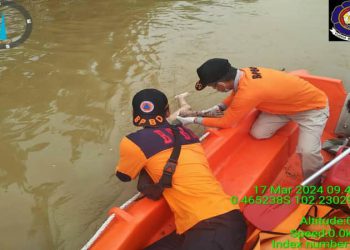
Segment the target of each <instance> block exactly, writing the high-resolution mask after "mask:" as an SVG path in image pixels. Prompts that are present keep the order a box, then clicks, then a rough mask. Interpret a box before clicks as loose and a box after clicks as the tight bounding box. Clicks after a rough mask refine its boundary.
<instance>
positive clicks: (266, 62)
mask: <svg viewBox="0 0 350 250" xmlns="http://www.w3.org/2000/svg"><path fill="white" fill-rule="evenodd" d="M17 2H18V3H20V4H22V5H23V6H25V7H26V8H27V9H28V11H29V12H30V13H31V15H32V17H33V32H32V34H31V36H30V38H29V40H27V41H26V42H25V43H24V44H22V45H21V46H19V47H17V48H13V49H8V50H0V121H1V123H0V132H1V133H0V159H1V160H0V218H1V219H0V221H1V222H0V249H4V250H7V249H11V250H12V249H16V250H17V249H33V250H39V249H43V250H46V249H69V250H70V249H80V247H82V246H83V245H84V244H85V243H86V241H87V240H88V239H89V238H90V237H91V236H92V234H93V233H94V232H95V230H96V229H97V228H98V227H99V225H100V224H101V223H102V222H103V221H104V220H105V218H106V213H107V211H108V209H109V208H110V207H111V206H113V205H119V204H121V203H122V202H123V201H125V200H126V199H127V198H128V197H130V196H131V195H132V194H134V193H135V188H134V184H133V183H130V184H121V183H120V182H119V181H117V180H116V178H115V177H114V168H115V164H116V162H117V160H118V150H119V149H118V142H119V140H120V139H121V137H122V136H123V135H125V134H126V133H129V132H131V131H133V130H134V128H133V126H132V124H131V116H130V115H131V105H130V103H131V98H132V96H133V95H134V93H136V92H137V91H138V90H140V89H142V88H145V87H154V88H159V89H160V90H162V91H164V92H165V93H166V94H167V95H168V97H169V99H171V105H172V106H173V107H174V108H176V107H175V101H174V100H173V98H172V97H173V96H175V95H176V94H179V93H181V92H184V91H189V92H190V93H191V95H190V96H189V98H188V101H189V102H190V103H191V104H192V105H193V107H194V108H196V109H201V108H207V107H210V106H211V105H213V104H215V103H216V102H217V101H219V100H220V99H221V98H223V97H224V95H223V94H214V92H213V91H212V90H206V91H202V92H200V93H195V91H194V82H195V81H196V80H197V76H196V73H195V69H196V68H197V67H198V66H199V65H200V64H201V63H202V62H204V61H205V60H207V59H209V58H212V57H225V58H228V59H229V60H230V62H231V63H232V64H233V65H234V66H236V67H247V66H265V67H272V68H277V69H281V68H286V69H287V70H295V69H301V68H303V69H307V70H309V71H310V72H311V73H313V74H316V75H323V76H329V77H335V78H340V79H343V80H344V81H345V85H346V87H347V90H348V91H349V89H350V74H349V71H350V44H349V43H347V42H329V41H328V1H327V0H308V1H305V0H293V1H291V0H264V1H263V0H218V1H210V0H206V1H170V0H168V1H166V0H157V1H156V0H152V1H151V0H149V1H137V0H125V1H122V0H113V1H112V0H101V1H96V0H95V1H92V0H74V1H73V0H61V1H57V0H50V1H48V0H27V1H17Z"/></svg>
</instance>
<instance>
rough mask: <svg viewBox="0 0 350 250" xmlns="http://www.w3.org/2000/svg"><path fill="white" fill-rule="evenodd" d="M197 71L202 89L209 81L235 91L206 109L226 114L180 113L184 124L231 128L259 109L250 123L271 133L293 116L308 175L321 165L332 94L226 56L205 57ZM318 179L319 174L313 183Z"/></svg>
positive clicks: (261, 134)
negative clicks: (236, 65)
mask: <svg viewBox="0 0 350 250" xmlns="http://www.w3.org/2000/svg"><path fill="white" fill-rule="evenodd" d="M197 74H198V76H199V81H198V82H197V83H196V85H195V88H196V89H197V90H202V89H204V88H205V87H206V86H210V87H212V88H214V89H216V90H217V91H219V92H229V91H231V94H230V95H229V96H228V97H227V98H226V99H225V100H223V101H222V103H219V104H217V105H215V106H214V107H212V108H210V109H207V110H203V111H202V112H208V111H225V112H224V116H222V117H220V118H202V117H180V116H178V117H177V119H178V120H179V121H180V122H182V124H184V125H185V124H189V123H197V124H202V125H204V126H209V127H217V128H229V127H231V126H232V125H234V124H235V123H238V122H239V121H240V120H241V119H242V118H243V117H244V116H245V115H246V114H247V113H249V112H250V111H252V110H253V109H254V108H256V109H258V110H260V111H261V113H260V115H259V116H258V118H257V120H256V121H255V122H254V124H253V126H252V128H251V131H250V134H251V135H252V136H253V137H255V138H256V139H267V138H270V137H272V136H273V135H274V134H275V132H276V131H277V130H278V129H280V128H281V127H283V126H284V125H285V124H287V123H288V122H289V121H294V122H296V123H298V125H299V139H298V147H297V152H298V153H299V154H300V155H301V160H302V167H303V172H304V178H305V179H306V178H307V177H310V176H311V175H312V174H313V173H315V172H316V171H317V170H319V169H320V168H321V167H322V165H323V158H322V155H321V135H322V132H323V129H324V127H325V125H326V122H327V119H328V117H329V108H328V99H327V95H326V94H325V93H324V92H323V91H322V90H320V89H318V88H316V87H315V86H314V85H312V84H311V83H310V82H308V81H306V80H303V79H301V78H299V77H298V76H295V75H292V74H287V73H286V72H282V71H278V70H273V69H268V68H262V67H249V68H242V69H237V68H234V67H232V66H231V64H230V63H229V61H228V60H227V59H222V58H213V59H210V60H208V61H206V62H205V63H203V64H202V65H201V66H200V67H199V68H198V69H197ZM319 182H320V178H319V179H316V180H315V181H314V182H313V183H312V184H318V183H319Z"/></svg>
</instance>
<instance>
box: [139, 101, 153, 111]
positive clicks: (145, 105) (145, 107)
mask: <svg viewBox="0 0 350 250" xmlns="http://www.w3.org/2000/svg"><path fill="white" fill-rule="evenodd" d="M140 109H141V111H142V112H144V113H150V112H152V111H153V109H154V104H153V103H152V102H150V101H143V102H141V104H140Z"/></svg>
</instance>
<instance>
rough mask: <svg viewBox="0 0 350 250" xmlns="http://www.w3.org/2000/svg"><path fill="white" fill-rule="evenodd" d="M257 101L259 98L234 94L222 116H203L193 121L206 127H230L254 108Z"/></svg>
mask: <svg viewBox="0 0 350 250" xmlns="http://www.w3.org/2000/svg"><path fill="white" fill-rule="evenodd" d="M258 103H259V98H256V97H251V96H250V97H248V98H247V97H244V96H243V95H236V97H235V98H234V100H233V101H232V102H231V105H230V106H229V107H228V108H227V109H226V111H225V113H224V116H223V117H220V118H203V119H201V120H197V121H195V123H200V124H202V125H204V126H207V127H216V128H230V127H232V125H233V124H234V123H237V122H239V121H240V120H241V119H242V118H243V117H244V116H245V115H246V114H247V113H249V112H250V111H251V110H252V109H254V108H255V107H256V106H257V105H258Z"/></svg>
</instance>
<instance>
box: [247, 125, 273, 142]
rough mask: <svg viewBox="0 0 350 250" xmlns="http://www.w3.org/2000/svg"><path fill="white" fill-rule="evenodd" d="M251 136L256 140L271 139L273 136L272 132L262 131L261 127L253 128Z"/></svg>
mask: <svg viewBox="0 0 350 250" xmlns="http://www.w3.org/2000/svg"><path fill="white" fill-rule="evenodd" d="M250 135H251V136H253V137H254V138H255V139H259V140H260V139H268V138H271V137H272V135H273V134H272V133H271V132H269V131H267V130H264V129H261V128H259V127H253V128H252V129H251V130H250Z"/></svg>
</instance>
